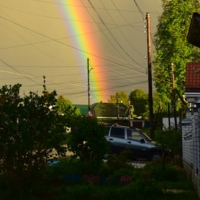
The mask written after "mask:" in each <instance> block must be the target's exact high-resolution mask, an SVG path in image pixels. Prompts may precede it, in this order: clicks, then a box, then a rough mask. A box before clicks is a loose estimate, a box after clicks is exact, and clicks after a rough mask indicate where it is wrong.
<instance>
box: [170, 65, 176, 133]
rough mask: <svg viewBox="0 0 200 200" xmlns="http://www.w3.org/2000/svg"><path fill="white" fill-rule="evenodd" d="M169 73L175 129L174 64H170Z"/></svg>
mask: <svg viewBox="0 0 200 200" xmlns="http://www.w3.org/2000/svg"><path fill="white" fill-rule="evenodd" d="M170 75H171V84H172V104H173V109H174V125H175V130H177V118H176V91H175V90H176V88H175V82H174V64H173V63H171V65H170Z"/></svg>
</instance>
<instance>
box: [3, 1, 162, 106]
mask: <svg viewBox="0 0 200 200" xmlns="http://www.w3.org/2000/svg"><path fill="white" fill-rule="evenodd" d="M0 11H1V12H0V13H1V14H0V27H1V28H0V35H1V36H0V86H1V87H2V85H5V84H7V85H13V84H16V83H21V84H22V88H21V93H22V94H23V93H25V94H28V93H29V91H35V92H37V91H38V93H41V91H42V89H43V87H42V85H43V76H45V77H46V87H47V90H49V91H52V90H56V91H57V93H58V95H64V96H65V97H66V98H68V99H70V100H71V101H72V103H73V104H87V102H88V79H87V78H88V76H87V75H88V73H87V65H88V63H87V59H88V58H89V69H90V70H89V74H90V94H91V100H90V102H91V104H92V103H95V102H97V101H103V102H107V99H109V98H110V95H113V94H115V93H116V91H125V92H126V93H127V94H130V92H131V91H133V90H135V89H136V88H141V89H143V90H144V91H145V92H148V76H147V59H146V56H147V35H146V34H145V31H146V28H145V18H146V13H147V12H149V13H150V19H151V35H152V36H153V35H154V33H155V32H156V24H157V18H158V16H160V15H161V14H162V5H161V0H137V1H135V0H124V1H121V0H0Z"/></svg>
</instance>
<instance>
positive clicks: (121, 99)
mask: <svg viewBox="0 0 200 200" xmlns="http://www.w3.org/2000/svg"><path fill="white" fill-rule="evenodd" d="M117 98H118V100H117ZM117 101H118V103H123V104H124V105H126V106H128V105H129V103H128V101H129V98H128V95H127V94H126V92H124V91H120V92H116V94H115V95H111V96H110V99H109V100H108V103H117Z"/></svg>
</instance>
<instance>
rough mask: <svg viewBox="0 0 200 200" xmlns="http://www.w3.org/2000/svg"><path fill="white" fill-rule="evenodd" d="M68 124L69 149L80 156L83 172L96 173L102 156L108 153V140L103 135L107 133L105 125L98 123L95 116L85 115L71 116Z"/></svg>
mask: <svg viewBox="0 0 200 200" xmlns="http://www.w3.org/2000/svg"><path fill="white" fill-rule="evenodd" d="M69 125H70V127H71V132H70V133H69V134H68V140H67V145H68V149H69V151H71V152H73V153H74V155H75V157H79V158H80V162H81V164H82V168H83V171H84V172H83V173H96V170H97V169H98V167H99V166H100V164H101V163H102V158H103V157H104V155H105V154H106V153H108V142H107V141H106V139H105V137H104V136H105V135H106V133H107V132H106V131H107V129H106V127H105V125H103V124H98V121H97V119H96V118H92V117H86V116H76V117H73V118H71V120H70V123H69Z"/></svg>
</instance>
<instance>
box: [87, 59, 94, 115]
mask: <svg viewBox="0 0 200 200" xmlns="http://www.w3.org/2000/svg"><path fill="white" fill-rule="evenodd" d="M89 62H90V60H89V58H88V59H87V77H88V112H89V111H90V71H91V70H92V69H93V68H90V63H89Z"/></svg>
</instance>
